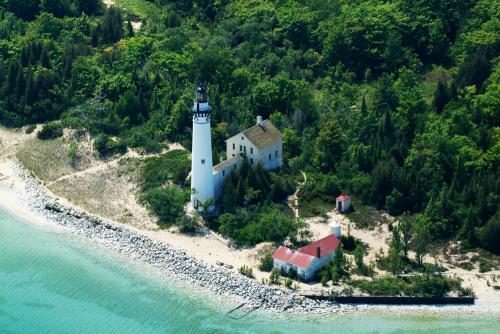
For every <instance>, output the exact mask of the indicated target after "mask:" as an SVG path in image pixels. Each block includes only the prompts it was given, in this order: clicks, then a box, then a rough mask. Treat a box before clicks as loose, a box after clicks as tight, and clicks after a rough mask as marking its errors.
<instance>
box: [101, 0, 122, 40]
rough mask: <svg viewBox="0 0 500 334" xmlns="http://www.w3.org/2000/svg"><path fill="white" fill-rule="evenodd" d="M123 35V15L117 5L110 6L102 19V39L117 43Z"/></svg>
mask: <svg viewBox="0 0 500 334" xmlns="http://www.w3.org/2000/svg"><path fill="white" fill-rule="evenodd" d="M122 35H123V17H122V13H121V11H120V10H119V9H118V8H116V7H113V6H111V7H108V8H107V9H106V12H105V13H104V17H103V20H102V39H103V41H104V43H115V42H117V41H119V40H120V39H121V38H122Z"/></svg>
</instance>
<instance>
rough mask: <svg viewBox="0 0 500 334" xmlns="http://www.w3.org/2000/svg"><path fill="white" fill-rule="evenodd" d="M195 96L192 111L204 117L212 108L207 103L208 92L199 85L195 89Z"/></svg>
mask: <svg viewBox="0 0 500 334" xmlns="http://www.w3.org/2000/svg"><path fill="white" fill-rule="evenodd" d="M195 95H196V98H195V100H194V106H193V109H192V111H193V113H195V114H196V116H204V117H206V116H207V114H209V113H210V112H211V111H212V108H211V107H210V105H209V104H208V94H207V90H206V89H205V87H203V86H199V87H198V88H196V90H195Z"/></svg>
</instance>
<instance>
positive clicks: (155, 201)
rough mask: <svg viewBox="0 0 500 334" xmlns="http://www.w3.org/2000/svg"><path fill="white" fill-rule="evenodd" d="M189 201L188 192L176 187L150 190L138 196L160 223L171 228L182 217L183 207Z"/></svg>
mask: <svg viewBox="0 0 500 334" xmlns="http://www.w3.org/2000/svg"><path fill="white" fill-rule="evenodd" d="M188 200H189V192H188V191H186V190H184V189H181V188H179V187H178V186H176V185H169V186H167V187H165V188H154V189H150V190H148V191H146V192H144V193H142V194H141V195H140V196H139V201H141V202H142V203H145V204H146V205H147V207H148V209H149V210H150V211H151V212H152V213H154V214H155V215H156V216H157V217H158V219H159V221H160V223H162V224H164V225H166V226H171V225H172V224H174V223H177V222H179V219H181V218H182V217H183V216H184V205H185V204H186V203H187V201H188Z"/></svg>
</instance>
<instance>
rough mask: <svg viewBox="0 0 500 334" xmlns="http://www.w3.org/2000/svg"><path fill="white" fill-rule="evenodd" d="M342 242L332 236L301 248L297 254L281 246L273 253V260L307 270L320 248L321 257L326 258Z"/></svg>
mask: <svg viewBox="0 0 500 334" xmlns="http://www.w3.org/2000/svg"><path fill="white" fill-rule="evenodd" d="M339 244H340V240H339V239H337V237H336V236H335V235H334V234H332V235H329V236H327V237H326V238H323V239H321V240H318V241H316V242H313V243H312V244H310V245H307V246H305V247H302V248H300V249H299V250H297V251H296V252H294V251H292V250H291V249H289V248H287V247H283V246H280V247H278V249H277V250H276V251H275V252H274V253H273V259H278V260H281V261H283V262H287V263H290V264H293V265H294V266H296V267H300V268H307V267H308V266H309V264H311V262H312V261H313V260H314V258H315V257H316V255H317V253H316V252H317V248H318V247H319V248H320V256H325V255H327V254H330V253H332V252H333V251H334V250H335V249H337V247H338V245H339Z"/></svg>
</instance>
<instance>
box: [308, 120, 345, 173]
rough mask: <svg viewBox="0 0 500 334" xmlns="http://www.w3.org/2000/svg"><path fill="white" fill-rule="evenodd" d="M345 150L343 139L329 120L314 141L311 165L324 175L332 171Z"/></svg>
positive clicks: (334, 122)
mask: <svg viewBox="0 0 500 334" xmlns="http://www.w3.org/2000/svg"><path fill="white" fill-rule="evenodd" d="M345 150H346V147H345V139H344V137H343V135H342V133H341V130H340V128H339V126H338V125H337V122H336V121H334V120H329V121H328V122H327V123H326V124H325V125H324V126H323V127H322V128H321V130H320V131H319V134H318V137H317V139H316V143H315V147H314V151H313V156H312V159H313V164H314V166H315V167H316V168H318V169H319V170H320V171H322V172H324V173H326V172H329V171H333V170H335V166H336V164H337V163H338V162H339V160H340V157H341V156H342V154H343V152H344V151H345Z"/></svg>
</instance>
